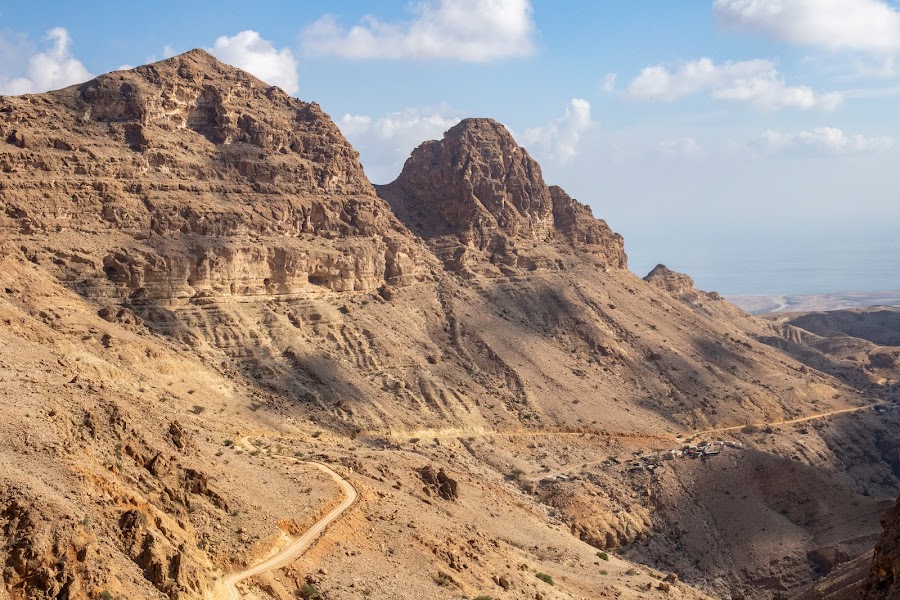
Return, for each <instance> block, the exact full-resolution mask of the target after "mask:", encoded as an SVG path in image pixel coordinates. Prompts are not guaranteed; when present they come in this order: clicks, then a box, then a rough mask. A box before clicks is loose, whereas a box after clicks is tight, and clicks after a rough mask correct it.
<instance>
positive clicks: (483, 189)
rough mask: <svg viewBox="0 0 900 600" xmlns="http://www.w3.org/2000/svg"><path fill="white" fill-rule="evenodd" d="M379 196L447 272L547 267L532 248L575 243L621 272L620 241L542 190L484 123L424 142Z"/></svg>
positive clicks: (525, 161)
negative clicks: (490, 267) (424, 242)
mask: <svg viewBox="0 0 900 600" xmlns="http://www.w3.org/2000/svg"><path fill="white" fill-rule="evenodd" d="M378 192H379V194H380V195H381V196H382V197H383V198H385V199H386V200H387V201H388V202H389V203H390V204H391V207H392V208H393V209H394V211H395V212H396V213H397V215H398V216H399V217H400V218H401V220H403V221H404V222H405V223H406V224H407V226H409V227H410V229H412V230H413V231H415V232H416V233H418V234H419V235H420V236H422V237H423V238H425V239H426V240H428V242H429V244H430V246H431V247H432V249H433V250H435V251H436V253H437V254H438V255H439V257H440V258H441V259H443V261H444V263H445V265H446V266H447V267H448V268H450V269H451V270H455V271H483V270H484V269H485V264H484V263H489V264H493V265H496V266H497V267H499V269H500V271H506V272H509V271H515V270H518V269H527V270H533V269H535V268H541V267H543V268H550V267H554V266H557V265H558V259H557V258H556V257H554V256H553V254H554V252H553V251H552V250H551V249H550V248H549V247H548V246H546V245H543V246H542V247H541V250H540V251H537V252H535V251H533V249H534V247H535V246H534V244H535V243H537V244H552V243H558V242H564V243H567V244H570V245H571V244H572V243H575V242H577V244H578V246H580V249H583V250H587V251H588V252H590V253H595V254H598V255H599V256H600V259H601V261H602V262H603V263H604V264H605V265H608V266H612V267H616V268H624V266H625V254H624V250H623V243H622V238H621V236H618V235H617V234H614V233H613V232H612V231H611V230H610V229H609V227H607V226H606V224H605V223H603V222H602V221H598V220H595V219H593V217H592V216H591V215H590V211H589V210H588V209H587V207H584V206H583V205H580V204H578V203H577V202H575V201H574V200H572V199H571V198H570V197H569V196H568V195H566V194H565V192H563V191H562V190H561V189H559V188H549V187H548V186H547V185H546V184H545V183H544V179H543V176H542V174H541V168H540V166H539V165H538V164H537V162H536V161H535V160H534V159H533V158H531V156H529V155H528V152H527V151H526V150H525V149H524V148H522V147H520V146H519V145H518V144H516V142H515V140H514V139H513V137H512V135H510V133H509V131H507V130H506V128H505V127H504V126H503V125H501V124H500V123H497V122H496V121H493V120H491V119H465V120H463V121H461V122H460V123H459V124H457V125H455V126H454V127H452V128H451V129H450V130H448V131H447V132H446V133H445V134H444V137H443V139H442V140H435V141H429V142H425V143H424V144H422V145H421V146H419V147H418V148H416V149H415V150H414V151H413V153H412V155H411V156H410V157H409V159H408V160H407V161H406V164H405V165H404V167H403V171H402V173H401V174H400V176H399V177H398V178H397V180H396V181H394V182H393V183H391V184H389V185H386V186H378Z"/></svg>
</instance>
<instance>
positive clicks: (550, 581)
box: [535, 573, 553, 585]
mask: <svg viewBox="0 0 900 600" xmlns="http://www.w3.org/2000/svg"><path fill="white" fill-rule="evenodd" d="M535 577H537V578H538V579H540V580H541V581H543V582H544V583H546V584H547V585H553V577H551V576H550V575H547V574H546V573H537V574H535Z"/></svg>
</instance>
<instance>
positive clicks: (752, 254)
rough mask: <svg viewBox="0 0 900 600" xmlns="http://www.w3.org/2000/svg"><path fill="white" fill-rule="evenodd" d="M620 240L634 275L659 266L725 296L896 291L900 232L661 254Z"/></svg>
mask: <svg viewBox="0 0 900 600" xmlns="http://www.w3.org/2000/svg"><path fill="white" fill-rule="evenodd" d="M625 239H626V251H627V252H628V263H629V266H630V267H631V270H632V271H633V272H635V273H636V274H638V275H639V276H641V277H643V276H644V275H646V274H647V273H648V272H649V271H650V270H651V269H652V268H653V267H654V266H656V265H657V264H658V263H663V264H665V265H666V266H667V267H669V268H670V269H672V270H674V271H679V272H682V273H687V274H688V275H690V276H691V277H693V278H694V281H695V284H696V286H697V287H698V288H699V289H702V290H706V291H717V292H719V293H721V294H724V295H728V296H738V295H781V294H785V295H786V294H829V293H838V292H874V291H884V290H900V227H898V229H897V232H896V234H893V235H887V236H879V237H877V238H875V239H858V238H857V239H847V238H840V237H836V238H835V239H827V240H815V241H810V242H808V243H804V242H803V241H802V240H791V241H790V243H784V240H783V239H782V240H779V243H768V242H767V241H766V240H765V239H760V240H759V242H758V243H752V244H751V243H746V242H743V243H741V242H735V243H729V242H728V241H722V240H719V241H716V242H704V241H703V240H697V241H696V242H694V243H690V244H688V245H684V246H681V247H669V248H667V249H666V250H665V251H663V252H660V251H659V250H656V251H653V250H650V249H647V248H646V247H645V248H642V247H641V244H640V240H631V241H633V242H635V241H636V242H637V243H635V244H633V245H632V244H629V243H628V241H629V238H628V237H626V238H625ZM681 244H684V242H683V241H681ZM632 246H633V247H632ZM661 254H662V256H661ZM667 256H668V258H667Z"/></svg>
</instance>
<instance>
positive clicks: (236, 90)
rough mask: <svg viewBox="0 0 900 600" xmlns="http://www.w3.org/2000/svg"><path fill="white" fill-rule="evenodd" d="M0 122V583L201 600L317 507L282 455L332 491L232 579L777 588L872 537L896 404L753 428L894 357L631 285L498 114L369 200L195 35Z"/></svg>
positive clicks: (332, 594) (876, 396) (885, 369)
mask: <svg viewBox="0 0 900 600" xmlns="http://www.w3.org/2000/svg"><path fill="white" fill-rule="evenodd" d="M0 140H5V141H2V142H0V172H2V173H0V174H2V179H0V206H2V208H3V210H2V211H0V229H2V232H3V234H2V235H3V238H2V245H0V407H2V411H3V412H2V419H0V453H2V456H0V465H2V466H0V473H2V476H0V528H2V531H3V535H2V536H0V569H2V572H3V582H4V586H3V588H0V590H2V591H0V595H2V594H5V595H7V596H9V597H11V598H16V599H18V598H41V597H69V598H81V597H87V598H105V597H107V594H105V592H108V595H111V596H112V597H120V596H129V597H134V598H144V597H146V598H156V597H171V598H178V597H182V598H200V597H213V596H214V595H215V594H218V593H221V583H220V580H221V578H222V576H223V575H224V574H226V573H230V572H233V571H236V570H239V569H241V568H243V567H246V566H247V565H249V564H252V563H254V562H255V561H257V560H260V559H261V558H263V557H266V556H269V555H270V554H271V553H272V552H274V551H277V550H278V549H279V548H281V547H283V546H284V545H285V544H286V543H287V541H288V540H289V539H290V538H291V536H294V535H296V534H298V533H300V532H302V531H304V530H305V529H306V528H308V527H309V526H310V525H311V524H312V523H314V522H316V521H317V519H319V518H320V517H321V516H322V515H324V514H326V513H327V512H328V511H329V510H330V508H331V507H334V506H335V505H336V504H337V503H338V502H339V501H340V489H339V487H338V485H337V484H336V483H335V481H334V480H333V479H331V478H330V477H329V476H328V475H326V474H324V473H322V472H321V471H320V470H318V469H316V468H314V467H312V466H310V465H304V464H302V461H303V460H306V459H311V460H317V461H321V462H323V463H326V464H329V465H332V466H334V468H335V469H338V470H339V471H340V473H341V474H342V476H343V477H345V478H346V479H347V480H349V481H350V482H352V483H353V485H354V486H355V488H356V489H357V490H358V491H359V493H360V499H359V501H358V502H357V503H356V504H355V505H354V506H353V507H352V508H350V509H349V510H348V511H347V512H346V513H344V515H343V516H342V517H341V518H340V519H339V520H338V521H337V522H336V523H335V524H334V525H333V526H332V527H331V528H330V529H329V530H328V531H327V532H326V533H325V535H324V536H323V538H322V539H321V540H320V541H319V543H317V544H316V545H315V546H313V548H312V549H311V550H310V551H308V552H307V553H306V554H304V555H303V556H302V557H301V558H299V559H298V560H297V561H296V562H295V563H294V564H292V565H291V566H289V567H287V568H285V569H280V570H276V571H272V572H269V573H267V574H264V575H261V576H258V577H255V578H253V579H251V580H250V581H249V582H245V583H241V584H240V585H241V586H242V589H243V591H244V592H245V593H246V594H247V595H248V597H253V596H255V597H258V598H266V597H274V598H293V597H296V594H298V593H301V592H302V593H305V594H307V595H310V594H312V593H313V592H314V590H313V588H315V590H318V593H320V594H321V596H322V597H325V598H335V599H336V598H341V599H343V598H353V597H360V598H363V597H371V598H398V597H400V598H460V597H466V598H475V597H478V596H488V597H491V598H510V599H512V598H535V599H539V598H547V599H549V598H560V599H561V598H602V597H609V598H645V597H655V596H658V597H671V598H703V597H723V598H724V597H728V596H729V595H731V596H732V597H740V596H743V597H745V598H775V597H785V596H786V595H788V594H792V593H795V592H798V593H799V592H802V591H803V589H804V588H805V587H806V586H808V585H809V584H810V583H811V582H812V581H813V580H814V579H816V578H818V577H820V576H821V575H823V574H825V573H826V572H828V571H829V570H830V569H831V568H832V567H835V566H836V565H839V564H840V563H842V562H844V561H845V560H846V559H850V558H853V557H855V556H856V555H857V554H859V553H861V552H863V550H865V548H871V546H872V545H874V542H875V540H876V539H877V538H878V536H879V535H880V526H879V520H880V516H881V514H880V513H881V511H883V510H884V509H885V508H887V506H888V501H889V500H892V499H893V497H894V496H896V494H897V488H898V485H897V484H898V475H900V453H898V445H900V440H898V436H897V434H896V432H897V431H898V430H897V427H896V425H897V420H898V418H900V411H897V412H895V411H893V410H887V409H885V411H884V412H877V411H874V410H870V409H868V408H865V409H863V410H859V411H856V412H848V413H840V414H835V415H834V416H824V417H822V418H821V419H817V420H813V421H804V422H802V423H801V422H798V423H795V424H785V425H775V426H772V427H769V426H768V425H767V424H768V423H774V422H780V421H785V420H790V419H796V418H802V417H804V416H806V415H815V414H823V415H825V414H830V413H832V412H833V411H840V410H845V409H848V408H849V409H852V408H857V407H868V406H870V405H872V404H876V403H882V402H885V403H886V402H889V401H890V400H892V399H893V398H894V397H895V396H896V389H897V388H896V378H895V377H894V375H892V374H891V373H892V372H891V369H892V366H891V365H885V366H879V365H876V364H874V363H872V366H871V368H867V367H866V365H863V364H862V363H861V362H860V359H861V357H862V356H863V355H865V356H867V357H872V356H876V355H879V354H883V353H884V352H891V351H892V350H891V349H887V350H885V349H882V348H881V347H880V346H878V347H876V345H875V344H874V343H873V342H864V343H863V342H861V341H860V340H856V341H854V339H851V338H846V337H844V338H841V339H837V338H826V337H823V336H817V335H815V334H813V333H811V332H807V331H805V330H801V329H799V328H798V327H797V326H795V325H790V324H784V323H771V322H767V321H761V320H756V319H753V318H750V317H748V316H747V315H745V314H744V313H742V312H740V311H739V310H737V309H736V308H735V307H733V306H732V305H730V304H728V303H726V302H724V301H723V300H722V299H721V298H720V297H719V296H718V295H717V294H714V293H705V292H701V291H698V290H696V289H694V288H693V284H692V282H691V281H690V278H688V277H686V276H683V275H680V274H677V273H673V272H671V271H668V270H667V269H665V268H664V267H660V268H657V269H655V270H654V273H653V274H652V275H651V276H648V278H647V280H646V281H645V280H642V279H640V278H638V277H635V276H634V275H633V274H631V273H630V272H628V271H627V269H626V268H625V266H626V262H625V261H626V258H625V255H624V250H623V245H622V240H621V237H620V236H618V235H616V234H614V233H613V232H612V231H611V230H610V229H609V227H608V226H606V224H605V223H603V222H602V221H600V220H598V219H595V218H594V217H593V216H592V215H591V214H590V211H589V210H588V209H587V207H586V206H584V205H582V204H580V203H578V202H577V201H575V200H573V199H572V198H570V197H569V196H568V195H566V194H565V192H564V191H562V190H561V189H560V188H556V187H549V186H547V185H546V184H545V182H544V181H543V178H542V176H541V172H540V167H539V166H538V165H537V163H536V162H534V161H533V160H532V159H531V158H530V157H529V156H528V155H527V153H526V152H525V151H524V149H522V148H520V147H518V146H517V145H516V144H515V142H514V140H513V139H512V137H511V136H510V135H509V133H508V132H506V130H505V129H504V128H503V127H502V126H501V125H499V124H498V123H495V122H493V121H490V120H487V119H470V120H466V121H463V122H462V123H461V124H459V125H458V126H456V127H454V128H453V129H451V131H450V132H448V134H447V136H445V139H444V140H441V141H436V142H432V143H429V144H426V145H424V146H423V147H421V148H420V149H418V150H417V151H416V153H414V156H413V159H411V161H410V162H409V163H407V167H406V168H407V171H405V174H404V175H403V176H402V177H401V179H400V180H398V183H397V184H396V185H392V186H384V187H379V188H378V189H377V190H376V189H375V188H373V187H372V186H371V185H370V184H369V182H368V181H367V180H366V179H365V176H364V174H363V172H362V169H361V167H360V166H359V163H358V161H357V158H356V154H355V151H354V150H353V149H352V148H351V147H350V146H349V144H347V143H346V141H345V140H344V139H343V137H342V136H341V135H340V132H339V131H338V130H337V128H336V127H335V126H334V124H333V123H331V121H330V119H329V118H328V117H327V115H325V114H324V113H323V112H322V111H321V109H320V108H319V107H318V106H316V105H314V104H306V103H303V102H300V101H297V100H294V99H291V98H289V97H287V96H286V95H285V94H283V92H281V91H280V90H278V89H277V88H272V87H270V86H267V85H266V84H264V83H262V82H259V81H258V80H256V79H254V78H252V77H251V76H249V75H247V74H245V73H242V72H240V71H238V70H236V69H232V68H231V67H227V66H225V65H222V64H220V63H217V62H216V61H215V60H214V59H212V57H210V56H209V55H207V54H205V53H204V52H202V51H194V52H191V53H188V54H186V55H182V56H179V57H175V58H173V59H170V60H168V61H163V62H162V63H157V64H155V65H149V66H146V67H140V68H138V69H136V70H133V71H128V72H120V73H113V74H109V75H106V76H101V77H100V78H98V79H96V80H94V81H92V82H88V83H87V84H85V85H83V86H75V87H73V88H68V89H66V90H61V91H59V92H53V93H50V94H43V95H35V96H22V97H15V98H7V97H0ZM417 170H418V171H417ZM422 173H425V175H423V174H422ZM379 194H380V195H379ZM823 340H824V341H823ZM835 340H837V341H835ZM860 344H863V345H864V346H865V347H863V346H861V345H860ZM848 349H849V350H848ZM854 357H855V360H854ZM875 360H878V359H875ZM879 364H880V363H879ZM745 426H746V427H745ZM725 427H737V429H736V430H732V431H727V432H714V431H710V430H716V429H720V428H725ZM698 432H707V433H705V434H699V433H698ZM706 437H708V438H709V439H707V440H704V439H700V438H706ZM719 439H723V440H728V441H734V442H740V445H741V446H740V447H736V446H729V447H727V448H725V450H723V451H722V452H721V453H720V454H718V455H712V456H708V457H707V458H704V459H700V458H697V459H686V458H681V459H677V460H673V461H663V462H661V463H660V466H659V467H658V468H655V469H652V470H649V469H647V468H646V464H647V463H646V462H644V461H643V460H642V459H640V458H639V457H641V456H646V455H648V454H653V453H657V452H660V451H665V450H670V449H676V448H680V447H681V446H682V445H684V444H697V443H699V442H701V441H716V440H719ZM283 456H290V457H294V458H298V459H301V461H300V462H294V461H286V460H283ZM613 458H614V459H615V460H613ZM630 463H638V464H637V465H634V464H630ZM426 467H431V468H432V470H433V475H434V477H431V476H425V477H424V478H423V471H422V470H423V469H424V468H426ZM440 469H443V470H444V477H446V478H449V479H452V480H453V481H455V482H456V486H455V489H456V492H457V494H458V497H456V498H454V493H453V492H451V491H448V490H452V489H454V486H452V485H450V484H449V483H446V481H445V482H444V483H445V484H446V485H445V486H443V487H442V485H441V482H440V481H438V484H435V483H434V482H435V481H436V480H437V477H438V475H437V473H439V471H440ZM538 574H541V575H542V577H543V578H539V577H538ZM667 577H668V580H666V578H667ZM550 578H552V581H553V584H552V585H551V584H550V583H549V580H550ZM545 580H547V581H545Z"/></svg>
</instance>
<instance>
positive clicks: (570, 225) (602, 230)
mask: <svg viewBox="0 0 900 600" xmlns="http://www.w3.org/2000/svg"><path fill="white" fill-rule="evenodd" d="M550 197H551V198H552V199H553V225H554V227H555V228H556V231H557V233H558V234H559V235H561V236H563V237H564V238H565V239H567V240H569V242H570V243H571V244H573V245H574V246H575V247H577V248H579V249H581V250H583V251H585V252H587V253H589V254H594V255H596V256H597V257H598V258H600V259H601V260H602V261H603V263H604V264H607V265H610V266H612V267H615V268H617V269H624V268H626V267H627V258H626V256H625V242H624V240H623V239H622V236H621V235H619V234H618V233H614V232H613V230H612V229H610V228H609V225H607V224H606V221H604V220H603V219H597V218H596V217H594V215H593V214H592V213H591V209H590V207H588V206H586V205H584V204H581V203H580V202H578V201H577V200H575V199H574V198H572V197H571V196H569V195H568V194H567V193H566V192H565V190H563V189H562V188H561V187H559V186H557V185H551V186H550Z"/></svg>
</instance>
